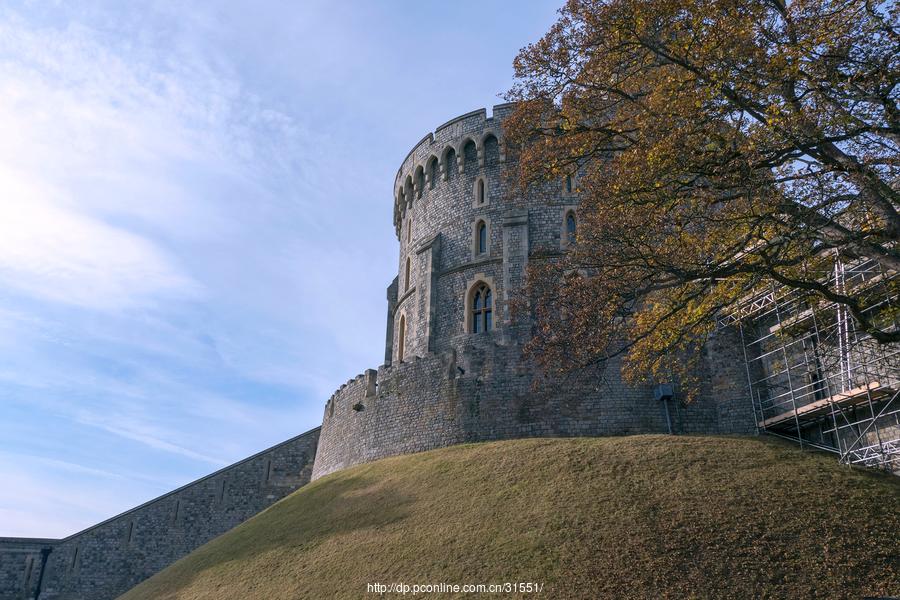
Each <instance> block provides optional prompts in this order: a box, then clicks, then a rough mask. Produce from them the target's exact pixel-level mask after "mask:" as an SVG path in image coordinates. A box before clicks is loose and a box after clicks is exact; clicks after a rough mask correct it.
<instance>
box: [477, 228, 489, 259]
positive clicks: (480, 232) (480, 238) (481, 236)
mask: <svg viewBox="0 0 900 600" xmlns="http://www.w3.org/2000/svg"><path fill="white" fill-rule="evenodd" d="M475 235H476V241H475V248H476V250H477V252H478V254H484V253H485V252H487V243H488V240H487V223H485V222H484V221H478V225H476V226H475Z"/></svg>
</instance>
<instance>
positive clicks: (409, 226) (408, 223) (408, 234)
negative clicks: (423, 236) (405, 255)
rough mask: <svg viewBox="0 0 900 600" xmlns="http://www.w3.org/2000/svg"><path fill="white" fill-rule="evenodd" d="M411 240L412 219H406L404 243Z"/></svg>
mask: <svg viewBox="0 0 900 600" xmlns="http://www.w3.org/2000/svg"><path fill="white" fill-rule="evenodd" d="M411 241H412V219H409V220H407V221H406V243H407V244H408V243H410V242H411Z"/></svg>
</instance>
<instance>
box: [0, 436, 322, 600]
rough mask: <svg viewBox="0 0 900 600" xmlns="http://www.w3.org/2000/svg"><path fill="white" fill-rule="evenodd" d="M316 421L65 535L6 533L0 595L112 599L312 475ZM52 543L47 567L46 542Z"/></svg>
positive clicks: (7, 599) (15, 599) (8, 599)
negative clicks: (247, 455) (302, 430)
mask: <svg viewBox="0 0 900 600" xmlns="http://www.w3.org/2000/svg"><path fill="white" fill-rule="evenodd" d="M318 438H319V429H318V428H316V429H313V430H311V431H308V432H306V433H304V434H302V435H300V436H297V437H295V438H292V439H290V440H287V441H286V442H283V443H281V444H279V445H277V446H274V447H272V448H269V449H268V450H264V451H263V452H260V453H259V454H256V455H254V456H251V457H250V458H247V459H245V460H242V461H241V462H238V463H236V464H234V465H231V466H229V467H226V468H224V469H222V470H220V471H217V472H216V473H213V474H212V475H209V476H207V477H204V478H202V479H199V480H197V481H195V482H193V483H190V484H188V485H186V486H184V487H181V488H179V489H177V490H175V491H173V492H170V493H168V494H166V495H164V496H160V497H159V498H156V499H154V500H151V501H150V502H147V503H146V504H143V505H141V506H138V507H137V508H134V509H132V510H130V511H128V512H125V513H122V514H120V515H118V516H116V517H113V518H112V519H109V520H107V521H104V522H102V523H100V524H98V525H95V526H93V527H91V528H89V529H86V530H84V531H81V532H79V533H76V534H75V535H72V536H70V537H67V538H65V539H62V540H28V539H25V540H22V539H15V538H5V539H4V538H0V600H24V599H31V598H34V594H35V591H36V588H37V585H38V579H42V581H41V593H40V599H41V600H51V599H58V600H106V599H112V598H115V597H117V596H119V595H120V594H122V593H124V592H126V591H127V590H128V589H130V588H131V587H133V586H134V585H136V584H138V583H139V582H141V581H143V580H144V579H146V578H148V577H150V576H151V575H153V574H154V573H156V572H158V571H160V570H162V569H163V568H165V567H166V566H168V565H170V564H171V563H173V562H175V561H176V560H178V559H179V558H181V557H182V556H185V555H186V554H188V553H189V552H191V551H192V550H194V549H195V548H197V547H199V546H201V545H202V544H204V543H206V542H208V541H209V540H211V539H213V538H214V537H216V536H219V535H221V534H222V533H225V532H226V531H228V530H229V529H231V528H233V527H235V526H236V525H238V524H240V523H242V522H244V521H246V520H247V519H249V518H250V517H252V516H253V515H255V514H257V513H259V512H260V511H262V510H263V509H265V508H266V507H268V506H270V505H272V504H273V503H274V502H277V501H278V500H280V499H281V498H283V497H285V496H286V495H288V494H290V493H291V492H293V491H294V490H296V489H297V488H299V487H300V486H302V485H304V484H306V483H307V482H309V480H310V476H311V473H312V466H313V460H314V458H315V453H316V447H317V444H318ZM42 548H49V549H50V550H51V551H50V553H49V555H48V556H47V561H46V566H45V567H44V569H43V570H42V569H41V549H42Z"/></svg>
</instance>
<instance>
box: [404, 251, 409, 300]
mask: <svg viewBox="0 0 900 600" xmlns="http://www.w3.org/2000/svg"><path fill="white" fill-rule="evenodd" d="M409 265H410V260H409V257H408V256H407V257H406V271H405V273H406V276H405V278H404V280H403V281H405V282H406V284H405V285H404V287H403V291H404V292H405V291H407V290H409Z"/></svg>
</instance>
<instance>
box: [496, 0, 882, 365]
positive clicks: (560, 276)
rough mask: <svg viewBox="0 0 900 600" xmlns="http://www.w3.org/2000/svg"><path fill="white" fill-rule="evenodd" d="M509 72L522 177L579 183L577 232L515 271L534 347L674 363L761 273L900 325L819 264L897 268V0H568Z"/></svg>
mask: <svg viewBox="0 0 900 600" xmlns="http://www.w3.org/2000/svg"><path fill="white" fill-rule="evenodd" d="M515 70H516V83H515V86H514V88H513V89H512V90H511V91H510V93H509V97H510V100H513V101H516V102H518V107H517V109H516V111H515V113H514V115H513V116H512V117H511V118H510V119H509V120H508V121H507V122H506V127H507V130H508V131H507V135H508V137H509V139H510V141H511V146H513V148H514V149H516V152H517V153H518V164H519V173H518V175H519V179H520V183H521V185H522V186H530V185H534V184H535V183H536V182H539V181H541V180H548V179H550V180H559V178H560V177H562V176H565V175H567V174H577V178H576V182H577V183H576V184H577V187H578V191H579V192H580V193H581V196H582V202H581V205H580V208H579V224H578V233H577V244H575V245H574V246H573V247H572V248H571V250H570V251H569V252H568V253H567V255H566V256H565V258H564V259H562V260H559V261H555V262H551V263H550V264H546V263H545V264H544V265H543V266H535V267H533V268H532V270H531V278H530V281H531V282H530V286H531V292H532V297H533V298H536V299H537V301H536V302H535V303H534V306H536V310H537V312H538V317H539V323H540V331H539V332H538V335H537V336H536V338H535V340H534V342H533V346H532V347H533V349H535V350H537V351H539V353H540V355H541V356H542V357H543V358H545V359H546V360H547V361H548V362H552V363H554V364H556V365H567V366H577V365H584V364H588V363H592V362H597V361H604V360H606V359H608V358H609V357H610V356H611V355H612V354H617V353H623V354H625V355H626V357H627V360H626V374H627V375H631V376H632V377H633V378H635V377H638V376H639V375H642V374H643V375H646V374H647V373H653V374H655V375H657V376H658V377H660V378H664V377H668V376H669V375H670V371H671V370H672V369H675V370H678V368H679V367H680V368H681V369H682V370H683V371H684V372H683V373H682V374H683V375H686V374H687V371H689V370H690V367H691V362H690V360H687V359H685V357H687V356H696V354H695V351H696V350H697V349H698V348H699V346H700V345H701V344H702V343H703V342H704V340H705V339H706V338H707V336H708V335H709V334H710V332H711V331H712V329H713V327H714V323H715V318H716V317H717V316H720V315H722V314H723V313H725V312H727V311H729V310H734V308H735V307H736V305H737V303H738V302H739V300H740V299H741V298H742V297H746V295H747V294H748V293H750V292H752V291H753V290H758V289H759V288H761V287H763V286H771V285H777V286H779V287H781V288H787V289H794V290H796V291H797V292H798V293H800V294H803V295H805V296H807V297H808V299H809V302H811V303H815V302H820V301H827V302H834V303H838V304H840V305H843V306H844V307H846V309H847V310H848V312H849V313H850V314H851V315H852V316H853V318H854V319H855V320H856V321H857V323H858V326H859V328H860V329H862V330H864V331H865V332H867V333H868V334H869V335H870V336H871V337H872V338H874V339H875V340H877V341H878V342H879V343H882V344H887V343H895V342H898V341H900V331H898V329H897V327H896V319H895V318H892V319H888V320H883V319H881V320H879V318H878V317H877V313H874V312H872V311H869V310H867V309H868V308H869V306H868V304H867V302H868V300H867V298H866V297H864V296H863V295H861V294H858V293H855V292H854V290H852V289H845V288H843V287H841V286H840V285H835V284H834V281H833V280H829V278H828V277H827V274H828V272H830V270H831V269H833V265H834V263H835V259H836V258H837V257H840V258H841V259H842V260H857V261H859V260H863V261H871V263H872V264H875V265H878V267H879V268H880V269H882V270H884V272H886V273H896V272H897V271H898V270H900V252H898V245H897V240H898V238H900V213H898V206H900V195H898V184H900V179H898V168H900V165H898V152H897V151H898V144H900V108H898V95H900V91H898V89H897V82H898V72H900V71H898V70H900V34H898V6H897V4H896V3H894V2H869V1H865V0H843V1H841V0H838V1H829V0H793V1H789V2H782V1H780V0H769V1H747V2H744V1H739V0H654V1H653V2H647V1H646V0H569V2H568V3H567V4H566V6H565V7H564V8H563V9H562V10H561V11H560V18H559V20H558V22H557V23H556V24H554V25H553V27H552V28H551V29H550V31H549V32H548V33H547V34H546V35H545V36H544V37H543V39H541V40H540V41H539V42H537V43H535V44H532V45H530V46H528V47H526V48H525V49H523V50H522V51H521V52H520V54H519V55H518V57H517V58H516V60H515ZM573 273H580V274H581V276H566V274H569V275H571V274H573ZM889 293H891V294H894V295H893V299H894V301H896V298H897V296H896V293H897V290H896V289H893V290H890V291H889ZM672 357H678V360H674V361H673V360H670V359H671V358H672ZM673 363H676V364H673Z"/></svg>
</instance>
